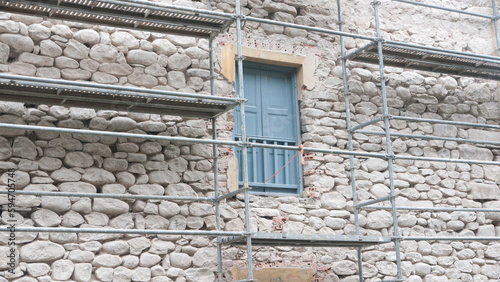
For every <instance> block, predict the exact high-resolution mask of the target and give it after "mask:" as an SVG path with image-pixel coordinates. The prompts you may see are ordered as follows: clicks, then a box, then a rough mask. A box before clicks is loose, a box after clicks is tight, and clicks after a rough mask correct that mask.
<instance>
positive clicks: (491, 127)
mask: <svg viewBox="0 0 500 282" xmlns="http://www.w3.org/2000/svg"><path fill="white" fill-rule="evenodd" d="M389 118H390V119H396V120H405V121H415V122H428V123H440V124H451V125H460V126H470V127H479V128H490V129H500V125H495V124H480V123H472V122H460V121H452V120H440V119H427V118H417V117H403V116H393V115H391V116H390V117H389Z"/></svg>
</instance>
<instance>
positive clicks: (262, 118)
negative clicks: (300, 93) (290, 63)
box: [234, 63, 302, 194]
mask: <svg viewBox="0 0 500 282" xmlns="http://www.w3.org/2000/svg"><path fill="white" fill-rule="evenodd" d="M243 79H244V91H245V98H246V99H247V100H248V102H247V103H245V116H246V128H247V136H248V139H249V142H254V143H264V144H275V145H287V146H297V145H298V143H299V140H300V138H299V127H298V99H297V97H296V94H295V93H296V91H295V86H294V85H295V70H294V69H290V68H282V67H275V66H268V65H263V64H254V63H245V64H244V71H243ZM236 89H239V88H238V85H237V86H236ZM234 114H235V131H234V133H235V134H234V135H235V139H236V140H240V138H241V131H240V127H239V124H240V112H239V108H237V109H235V113H234ZM236 153H237V156H238V160H239V162H240V168H241V167H242V166H241V150H239V149H238V148H237V149H236ZM295 153H296V152H295V151H289V150H282V149H262V148H249V149H248V172H249V175H248V176H249V177H248V179H249V186H250V187H252V192H257V193H263V192H265V193H266V194H269V193H271V194H278V193H279V194H282V193H287V194H299V193H301V188H302V181H301V180H302V178H301V175H302V174H301V167H300V156H298V157H296V158H295V159H294V160H293V161H291V162H290V163H289V164H288V165H287V166H286V167H285V168H284V169H283V170H281V171H280V172H279V173H278V174H277V175H276V176H274V177H273V178H271V179H269V180H268V181H267V182H266V183H264V181H265V180H267V179H268V178H269V177H271V176H272V175H274V174H275V173H276V172H277V171H278V170H280V169H281V168H282V167H283V166H284V165H285V164H286V163H287V162H288V161H289V160H290V159H291V158H292V157H293V156H294V155H295ZM239 174H240V176H239V179H240V181H241V180H242V178H243V177H242V171H241V170H240V172H239ZM240 184H242V183H240Z"/></svg>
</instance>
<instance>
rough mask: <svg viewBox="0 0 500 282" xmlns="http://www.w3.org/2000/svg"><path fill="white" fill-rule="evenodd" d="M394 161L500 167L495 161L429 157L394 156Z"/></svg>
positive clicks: (499, 163)
mask: <svg viewBox="0 0 500 282" xmlns="http://www.w3.org/2000/svg"><path fill="white" fill-rule="evenodd" d="M394 159H396V160H397V159H399V160H414V161H430V162H447V163H463V164H483V165H500V162H495V161H477V160H461V159H446V158H428V157H416V156H402V155H396V156H394Z"/></svg>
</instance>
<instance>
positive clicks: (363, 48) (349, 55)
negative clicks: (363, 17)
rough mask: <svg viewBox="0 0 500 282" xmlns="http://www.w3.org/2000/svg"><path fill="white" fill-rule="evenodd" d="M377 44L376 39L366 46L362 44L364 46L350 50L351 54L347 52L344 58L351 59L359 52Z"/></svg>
mask: <svg viewBox="0 0 500 282" xmlns="http://www.w3.org/2000/svg"><path fill="white" fill-rule="evenodd" d="M376 44H377V42H375V41H373V42H370V43H368V44H366V45H365V46H362V47H360V48H358V49H356V50H354V51H352V52H350V53H349V54H347V55H346V56H345V58H344V60H350V59H351V58H352V57H355V56H356V55H358V54H359V53H363V52H364V51H366V50H367V49H370V48H371V47H373V46H374V45H376Z"/></svg>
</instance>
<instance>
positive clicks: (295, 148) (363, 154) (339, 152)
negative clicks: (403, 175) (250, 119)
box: [242, 143, 387, 158]
mask: <svg viewBox="0 0 500 282" xmlns="http://www.w3.org/2000/svg"><path fill="white" fill-rule="evenodd" d="M242 144H243V143H242ZM244 144H246V146H247V147H254V148H267V149H282V150H290V151H300V150H301V148H300V147H298V146H286V145H273V144H262V143H244ZM304 152H308V153H325V154H337V155H347V156H358V157H368V158H386V157H387V155H386V154H377V153H366V152H353V151H344V150H333V149H320V148H309V147H304Z"/></svg>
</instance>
